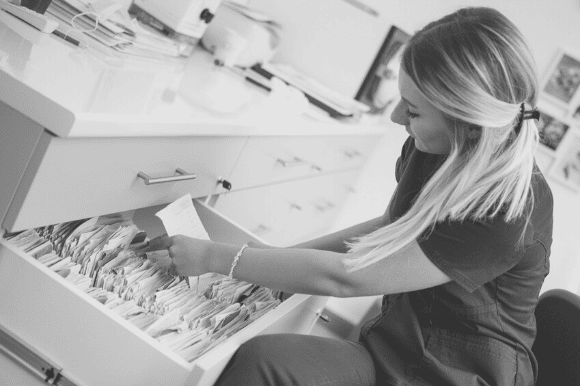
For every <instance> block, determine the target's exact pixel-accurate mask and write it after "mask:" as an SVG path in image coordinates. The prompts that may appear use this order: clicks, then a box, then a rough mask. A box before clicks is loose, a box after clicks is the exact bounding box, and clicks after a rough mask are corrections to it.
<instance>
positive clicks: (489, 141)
mask: <svg viewBox="0 0 580 386" xmlns="http://www.w3.org/2000/svg"><path fill="white" fill-rule="evenodd" d="M401 66H402V69H404V70H405V72H406V73H407V74H408V75H409V76H410V77H411V79H412V80H413V81H414V83H415V84H416V85H417V87H418V88H419V90H420V92H421V93H422V94H423V96H424V97H425V98H426V99H427V100H429V101H430V102H431V103H432V104H433V105H434V106H435V107H437V108H438V109H439V110H440V111H441V112H443V114H445V115H446V116H447V117H448V118H449V119H450V121H451V122H453V123H454V124H453V127H451V128H450V130H452V132H453V136H452V137H453V140H452V143H451V151H450V154H449V155H448V157H447V158H446V160H445V162H444V163H443V164H442V165H441V167H439V169H438V170H437V171H436V173H435V174H434V175H433V176H432V177H431V178H430V179H429V181H428V182H427V183H426V184H425V186H424V187H423V188H422V190H421V192H420V193H419V195H418V197H417V198H416V200H415V202H414V203H413V205H412V207H411V208H410V209H409V210H408V211H407V212H406V213H405V214H404V215H403V216H402V217H401V218H399V219H396V221H394V222H392V223H391V224H389V225H386V226H384V227H382V228H380V229H378V230H376V231H375V232H373V233H370V234H368V235H365V236H362V237H360V238H358V239H355V240H354V241H353V242H351V243H349V252H350V253H351V254H352V255H351V256H349V259H347V261H346V264H347V266H349V267H350V268H351V269H360V268H363V267H366V266H368V265H371V264H373V263H375V262H377V261H379V260H381V259H384V258H386V257H388V256H389V255H391V254H394V253H396V252H397V251H399V250H401V249H402V248H404V247H405V246H406V245H408V244H409V243H411V242H412V241H414V240H416V239H418V238H420V237H424V236H425V235H426V234H428V232H429V231H430V230H432V229H433V227H434V226H435V224H436V223H437V222H441V221H445V220H454V221H465V220H471V221H478V220H486V219H492V218H495V217H497V216H503V218H504V219H505V221H513V220H515V219H516V218H519V217H520V216H525V215H528V213H529V209H530V205H533V196H532V193H531V188H530V187H531V178H532V174H533V169H534V156H533V153H534V150H535V147H536V146H537V143H538V130H537V128H536V126H535V123H534V122H533V121H532V120H523V121H521V117H522V115H521V106H522V103H524V104H525V106H526V108H527V109H529V108H530V107H531V106H535V105H536V100H537V88H538V86H537V77H536V69H535V64H534V61H533V58H532V55H531V52H530V50H529V48H528V46H527V44H526V43H525V41H524V38H523V36H522V35H521V33H520V32H519V30H518V29H517V28H516V26H515V25H513V24H512V23H511V22H510V21H509V20H508V19H507V18H506V17H505V16H503V15H502V14H501V13H500V12H498V11H496V10H494V9H491V8H483V7H475V8H464V9H461V10H459V11H457V12H454V13H453V14H450V15H448V16H445V17H443V18H442V19H440V20H437V21H435V22H432V23H430V24H428V25H427V26H425V27H424V28H423V29H422V30H420V31H419V32H417V33H416V34H415V35H414V36H413V37H412V38H411V40H410V41H409V42H408V44H407V46H406V47H405V50H404V52H403V55H402V63H401ZM518 131H519V133H518ZM469 133H475V134H476V135H475V136H474V135H470V134H469Z"/></svg>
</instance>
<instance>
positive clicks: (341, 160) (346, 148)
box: [320, 135, 380, 170]
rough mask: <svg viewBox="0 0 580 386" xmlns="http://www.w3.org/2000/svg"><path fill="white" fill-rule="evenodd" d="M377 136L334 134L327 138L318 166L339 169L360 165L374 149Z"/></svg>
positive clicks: (324, 168) (326, 168)
mask: <svg viewBox="0 0 580 386" xmlns="http://www.w3.org/2000/svg"><path fill="white" fill-rule="evenodd" d="M379 138H380V137H378V136H368V135H367V136H335V137H331V138H329V139H328V142H327V146H326V149H325V152H324V155H323V156H322V157H321V161H320V167H321V168H322V169H323V170H340V169H346V168H353V167H358V166H361V165H362V164H363V163H364V162H365V161H366V159H367V158H368V156H369V155H370V154H371V152H372V151H373V150H374V148H375V145H376V144H377V142H378V140H379Z"/></svg>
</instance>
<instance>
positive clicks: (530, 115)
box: [514, 102, 540, 135]
mask: <svg viewBox="0 0 580 386" xmlns="http://www.w3.org/2000/svg"><path fill="white" fill-rule="evenodd" d="M525 119H535V120H537V121H538V120H540V112H539V111H538V109H536V108H534V109H532V110H526V104H525V103H524V102H522V104H521V105H520V113H519V114H518V118H517V120H518V122H517V123H516V127H515V129H514V130H515V132H516V135H518V134H519V133H520V130H521V129H522V124H523V122H524V120H525Z"/></svg>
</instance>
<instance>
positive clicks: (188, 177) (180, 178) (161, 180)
mask: <svg viewBox="0 0 580 386" xmlns="http://www.w3.org/2000/svg"><path fill="white" fill-rule="evenodd" d="M175 173H177V174H178V175H177V176H169V177H159V178H151V177H149V176H148V175H147V174H145V173H143V172H139V173H137V177H139V178H142V179H143V181H144V182H145V185H152V184H163V183H165V182H175V181H185V180H194V179H196V178H197V176H196V175H195V174H189V173H188V172H186V171H185V170H183V169H180V168H177V169H175Z"/></svg>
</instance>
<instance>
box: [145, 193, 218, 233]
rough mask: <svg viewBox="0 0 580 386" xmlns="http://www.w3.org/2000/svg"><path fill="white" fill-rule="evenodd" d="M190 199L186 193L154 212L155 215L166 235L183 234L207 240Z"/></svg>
mask: <svg viewBox="0 0 580 386" xmlns="http://www.w3.org/2000/svg"><path fill="white" fill-rule="evenodd" d="M191 200H192V199H191V195H190V194H189V193H188V194H186V195H185V196H183V197H181V198H180V199H178V200H175V201H174V202H172V203H171V204H169V205H167V206H166V207H165V208H163V209H161V210H160V211H159V212H157V213H155V216H157V217H159V218H160V219H161V221H162V222H163V226H165V230H166V231H167V235H168V236H175V235H183V236H189V237H193V238H196V239H203V240H209V235H208V234H207V232H206V230H205V228H204V227H203V224H202V223H201V220H200V219H199V216H198V215H197V212H196V210H195V208H194V207H193V203H192V202H191Z"/></svg>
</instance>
